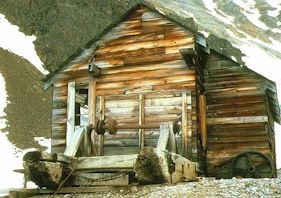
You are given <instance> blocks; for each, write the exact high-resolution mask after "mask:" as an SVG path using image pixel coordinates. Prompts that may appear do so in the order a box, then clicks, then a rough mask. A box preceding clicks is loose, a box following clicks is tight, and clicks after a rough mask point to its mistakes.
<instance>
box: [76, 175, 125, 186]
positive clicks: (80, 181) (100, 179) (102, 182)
mask: <svg viewBox="0 0 281 198" xmlns="http://www.w3.org/2000/svg"><path fill="white" fill-rule="evenodd" d="M85 182H88V183H89V182H91V185H90V186H128V185H129V175H126V174H124V173H84V172H78V173H76V174H75V179H74V185H75V186H81V185H84V184H85Z"/></svg>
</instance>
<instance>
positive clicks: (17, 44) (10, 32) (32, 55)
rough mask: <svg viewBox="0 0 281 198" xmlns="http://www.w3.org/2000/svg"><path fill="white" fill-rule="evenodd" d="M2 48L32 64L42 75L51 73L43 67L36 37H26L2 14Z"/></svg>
mask: <svg viewBox="0 0 281 198" xmlns="http://www.w3.org/2000/svg"><path fill="white" fill-rule="evenodd" d="M0 30H1V31H0V38H1V39H0V47H2V48H3V49H6V50H9V51H11V52H13V53H15V54H17V55H19V56H22V57H23V58H25V59H27V60H28V61H29V62H31V63H32V64H33V65H34V66H35V67H36V68H37V69H38V70H39V71H40V72H41V73H42V74H44V75H47V74H48V73H49V72H48V71H47V70H46V69H45V68H44V67H43V63H42V61H41V60H40V59H39V57H38V56H37V53H36V51H35V47H34V44H33V41H35V39H36V37H35V36H34V35H32V36H26V35H25V34H24V33H22V32H20V31H19V27H18V26H16V25H12V24H11V23H10V22H9V21H8V20H7V19H6V18H5V16H4V15H3V14H0Z"/></svg>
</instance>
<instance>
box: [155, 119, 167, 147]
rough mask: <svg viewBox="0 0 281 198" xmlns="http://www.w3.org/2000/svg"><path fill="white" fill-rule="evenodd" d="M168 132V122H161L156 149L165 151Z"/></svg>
mask: <svg viewBox="0 0 281 198" xmlns="http://www.w3.org/2000/svg"><path fill="white" fill-rule="evenodd" d="M169 134H170V126H169V125H168V124H161V125H160V135H159V139H158V142H157V146H156V148H157V149H159V150H161V151H165V150H166V149H167V144H168V141H169Z"/></svg>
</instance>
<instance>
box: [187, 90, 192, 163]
mask: <svg viewBox="0 0 281 198" xmlns="http://www.w3.org/2000/svg"><path fill="white" fill-rule="evenodd" d="M186 93H187V96H186V103H187V104H186V107H187V121H186V122H187V158H188V159H191V158H192V98H191V91H187V92H186Z"/></svg>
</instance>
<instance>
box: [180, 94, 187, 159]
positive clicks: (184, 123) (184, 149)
mask: <svg viewBox="0 0 281 198" xmlns="http://www.w3.org/2000/svg"><path fill="white" fill-rule="evenodd" d="M186 100H187V98H186V91H183V92H182V116H181V117H182V121H181V123H182V130H181V131H182V149H181V152H182V156H184V157H186V155H187V104H186V103H187V102H186Z"/></svg>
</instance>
